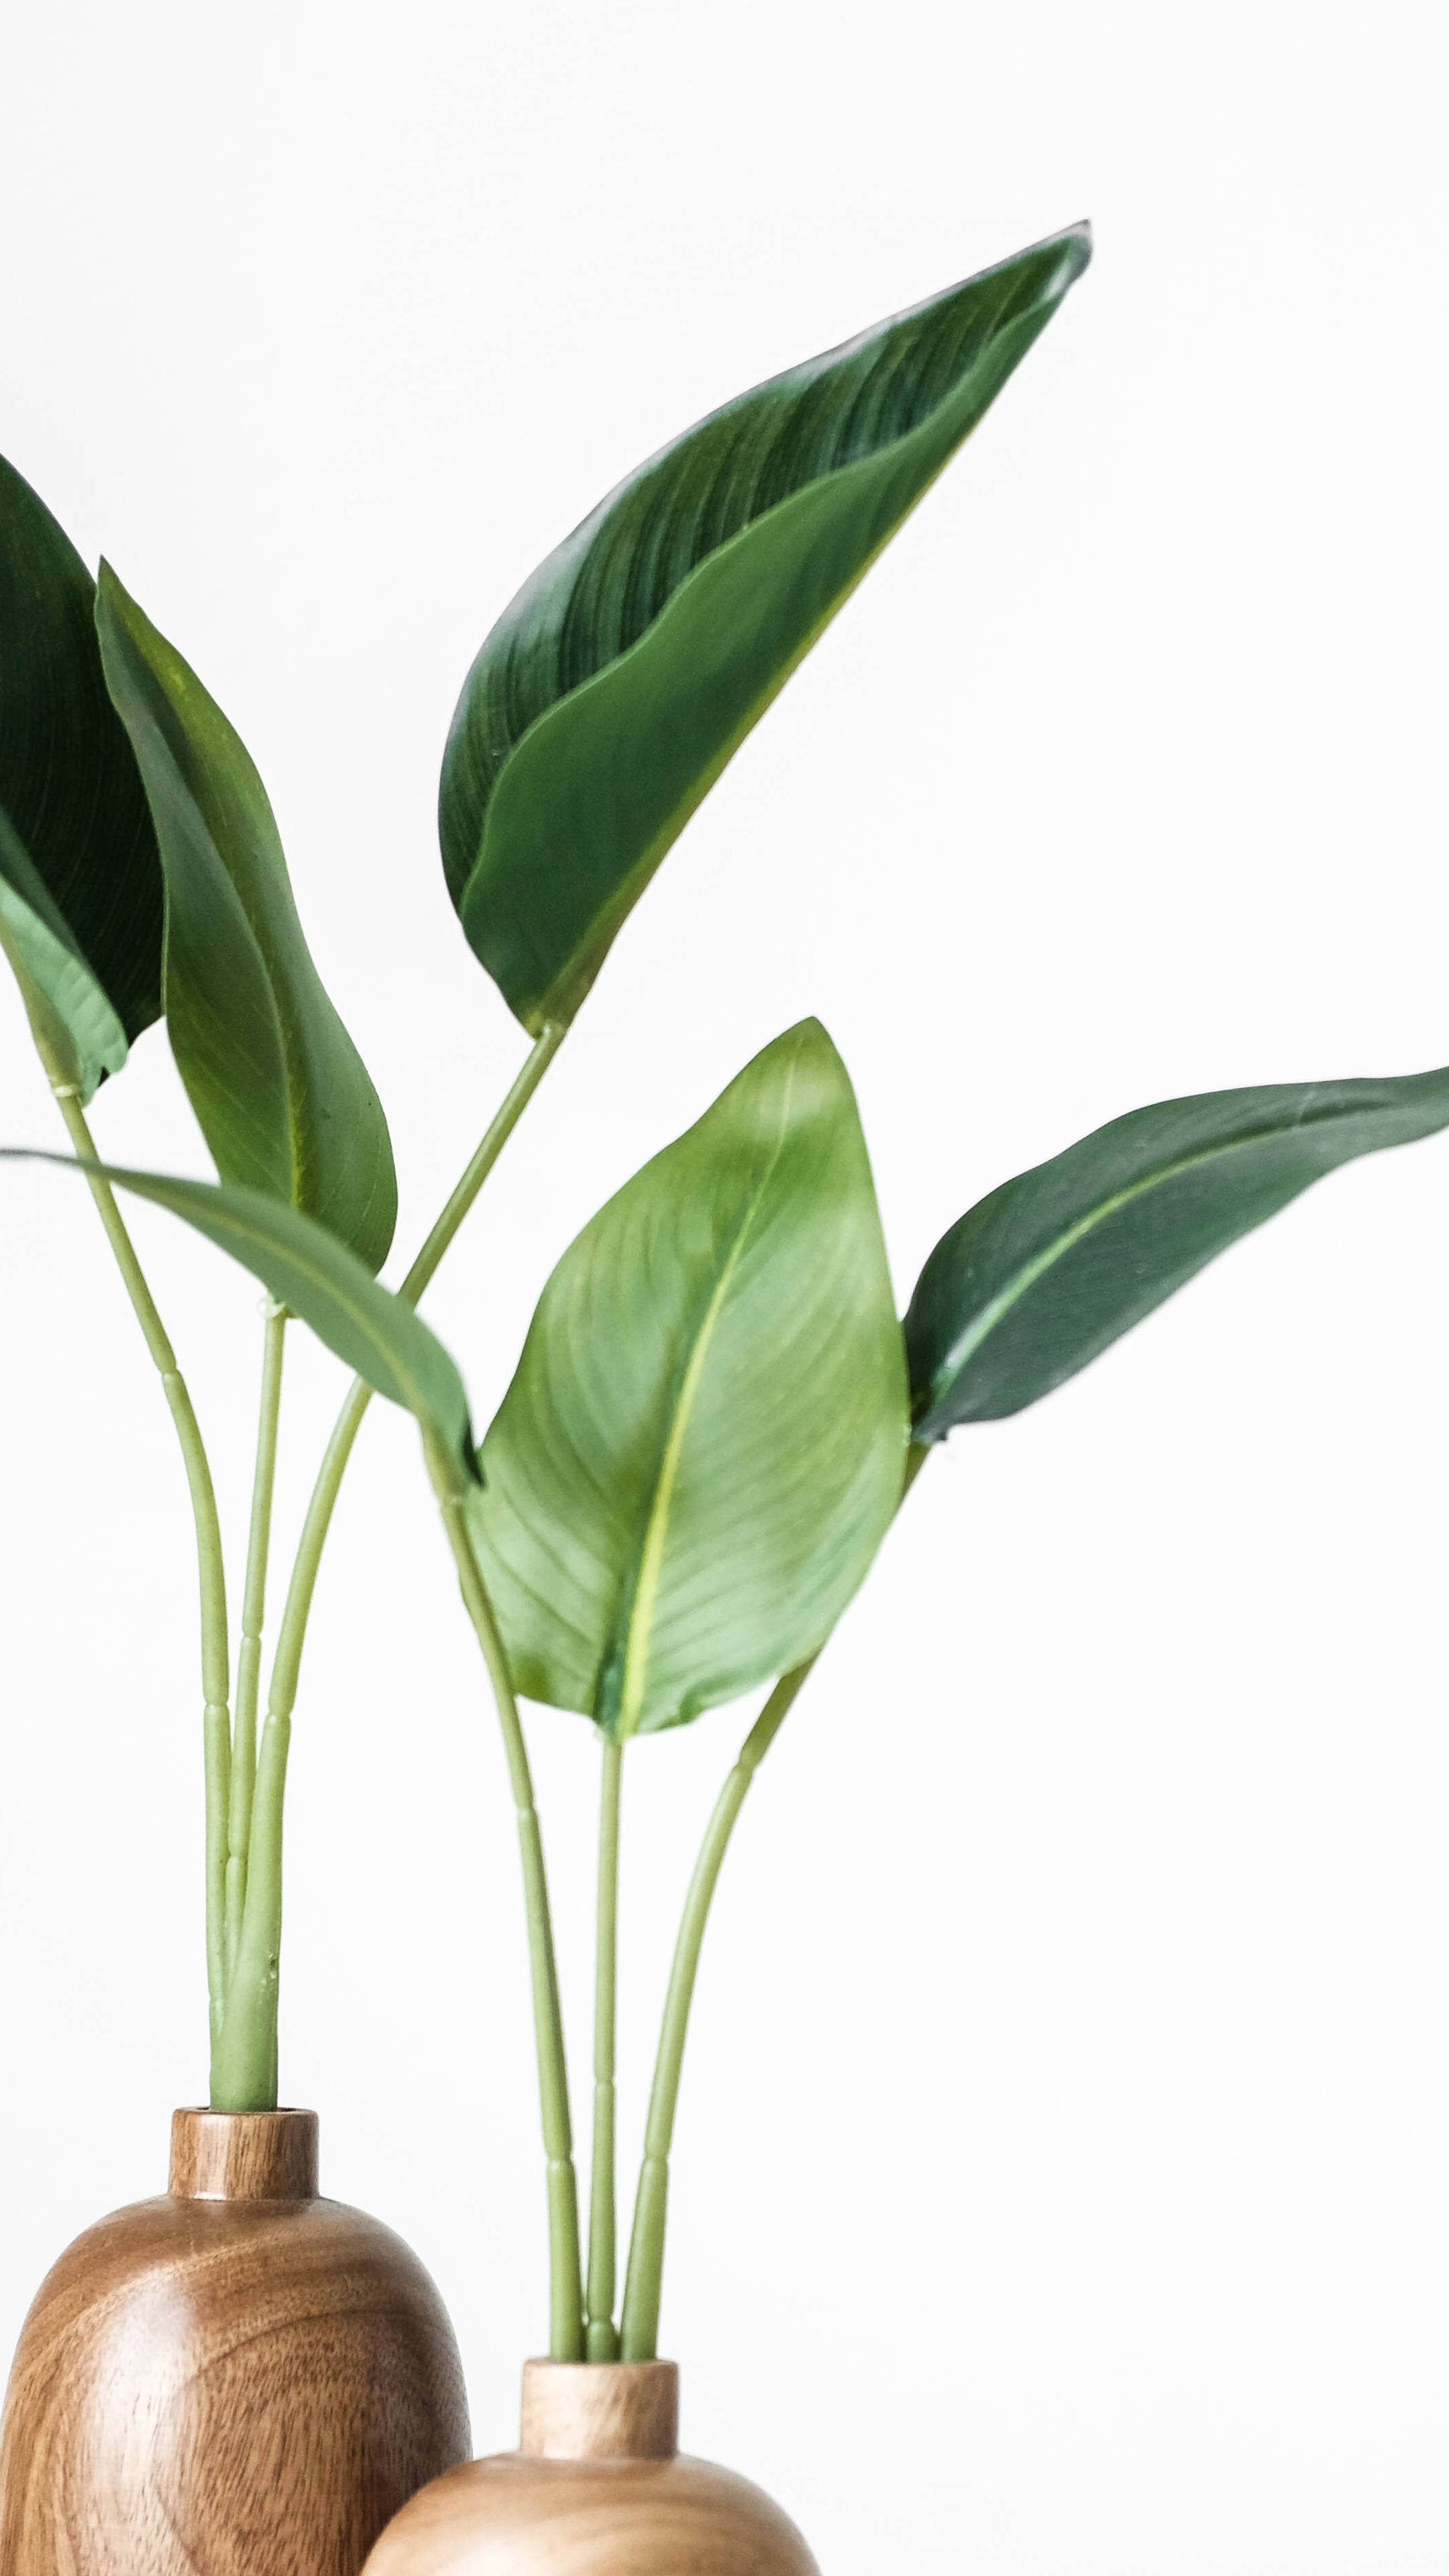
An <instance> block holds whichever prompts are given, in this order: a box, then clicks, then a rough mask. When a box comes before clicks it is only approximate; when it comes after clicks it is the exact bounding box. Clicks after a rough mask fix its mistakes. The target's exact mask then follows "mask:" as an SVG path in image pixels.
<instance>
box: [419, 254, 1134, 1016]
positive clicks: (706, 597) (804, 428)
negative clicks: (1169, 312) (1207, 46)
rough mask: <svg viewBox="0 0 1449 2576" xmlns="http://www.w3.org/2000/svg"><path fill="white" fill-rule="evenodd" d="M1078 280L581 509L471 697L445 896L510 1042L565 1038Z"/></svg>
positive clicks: (886, 354)
mask: <svg viewBox="0 0 1449 2576" xmlns="http://www.w3.org/2000/svg"><path fill="white" fill-rule="evenodd" d="M1089 256H1090V239H1089V235H1088V233H1087V230H1086V227H1085V226H1083V227H1081V228H1080V229H1078V230H1076V231H1073V232H1068V233H1063V234H1060V235H1058V236H1057V237H1056V238H1055V239H1053V240H1051V241H1047V242H1043V243H1040V244H1039V245H1038V246H1037V247H1036V248H1035V249H1032V250H1027V251H1023V252H1021V253H1020V254H1019V255H1018V256H1017V257H1016V258H1015V259H1009V260H1006V261H1004V262H1003V263H1002V264H1001V266H1000V267H998V268H992V269H987V270H986V271H985V272H984V274H983V275H981V276H979V277H973V278H968V279H967V281H966V283H965V284H964V285H961V286H954V287H952V288H950V289H949V290H948V291H947V293H945V294H944V295H938V296H936V297H934V298H933V299H932V301H931V302H929V303H927V304H922V305H919V306H917V307H916V309H915V310H914V311H912V312H909V313H903V314H899V315H897V316H896V317H895V318H894V319H892V320H890V321H888V322H883V323H880V324H878V325H877V326H876V328H875V329H874V330H870V331H866V332H863V333H862V334H861V336H860V337H859V338H858V339H856V340H850V341H847V342H846V343H845V345H844V347H842V348H839V349H832V350H829V351H827V352H826V354H825V355H824V356H823V357H819V358H812V359H809V360H807V362H806V363H805V364H804V365H803V366H798V367H793V368H791V369H790V371H789V372H788V374H786V375H782V376H776V377H774V378H773V379H772V380H771V381H770V382H769V383H768V384H764V385H760V386H757V387H756V388H755V390H754V391H753V392H751V393H747V394H744V395H742V396H740V397H739V399H738V400H736V401H734V402H732V403H728V404H726V405H725V407H724V409H723V410H722V411H717V412H714V413H712V414H711V416H710V417H709V418H708V419H707V420H704V421H701V422H700V423H699V425H698V426H697V427H696V428H694V429H691V430H689V431H687V432H686V434H685V435H684V437H682V438H680V439H676V440H675V442H674V443H673V445H672V446H669V447H666V448H664V449H663V450H662V451H661V453H660V454H659V455H658V456H655V457H653V458H651V459H650V461H649V462H648V463H647V464H646V465H643V466H641V467H640V468H639V470H638V471H637V473H635V474H632V475H631V476H630V477H629V478H628V480H627V481H626V482H624V483H621V484H620V486H619V488H618V490H617V491H615V492H613V493H611V494H610V495H609V497H608V498H607V499H606V500H605V501H602V502H601V503H600V505H599V507H598V508H597V509H596V510H595V511H594V512H593V514H592V516H591V517H590V518H587V519H585V520H584V522H583V524H582V526H581V527H579V528H577V529H576V530H575V531H574V534H573V535H572V536H571V537H568V538H566V539H565V541H564V543H563V544H562V545H561V546H560V547H558V549H557V550H556V552H555V553H553V554H552V555H550V556H549V557H548V559H547V560H546V562H544V563H543V564H542V565H541V566H540V568H539V570H538V571H537V572H536V573H535V574H534V575H533V577H532V579H531V580H530V581H529V582H527V583H526V584H525V586H524V588H523V589H522V590H521V591H520V592H519V594H518V596H517V598H516V599H515V600H514V601H513V603H512V605H511V606H510V607H509V608H507V609H505V611H504V613H503V616H502V617H501V618H500V620H499V622H498V624H497V625H496V626H495V627H494V629H493V631H492V633H491V634H490V635H489V637H488V639H487V641H486V642H485V644H484V646H483V649H482V651H481V652H480V654H479V656H478V659H477V661H476V662H475V663H474V665H473V668H472V670H471V671H470V673H469V675H468V679H467V682H466V685H465V687H464V690H463V695H462V698H461V700H460V701H459V705H458V710H457V713H456V715H455V716H454V719H453V727H452V732H451V734H450V735H449V739H448V747H447V751H446V754H445V756H444V761H443V776H442V792H441V800H440V806H439V828H440V832H441V838H442V846H443V864H444V868H445V871H446V874H447V879H448V888H449V892H450V893H451V895H452V898H453V902H454V904H455V906H456V907H457V910H458V913H459V915H460V917H461V920H462V923H463V928H464V931H465V932H466V934H467V937H468V940H469V942H470V944H471V946H472V948H473V949H474V951H475V953H476V955H477V956H478V957H479V958H480V959H481V961H482V963H483V964H484V965H485V966H486V967H487V969H488V972H489V973H490V975H492V976H493V977H494V979H495V980H496V982H497V983H498V985H499V987H500V989H501V991H502V993H503V996H504V998H505V1000H506V1001H507V1002H508V1004H509V1007H510V1008H511V1009H512V1010H513V1011H514V1012H515V1013H516V1014H517V1016H518V1018H519V1019H520V1020H521V1021H522V1022H523V1024H524V1026H525V1028H527V1029H530V1030H532V1031H534V1032H535V1034H536V1033H537V1032H538V1030H539V1029H541V1028H542V1027H543V1026H544V1024H545V1023H546V1022H548V1021H550V1020H567V1019H569V1018H571V1017H572V1015H573V1013H574V1012H575V1011H576V1010H577V1008H578V1006H579V1004H580V1002H581V1001H582V1000H583V998H584V996H585V994H586V993H587V991H588V989H589V986H590V985H591V983H592V982H593V979H594V977H595V975H596V974H597V973H598V970H599V967H600V966H601V964H602V963H603V960H604V957H605V955H606V953H607V951H608V949H609V946H610V944H611V942H612V941H613V939H614V937H615V935H616V933H617V932H618V930H619V928H620V925H621V924H622V922H623V921H624V919H625V917H626V915H627V914H628V913H629V912H630V911H631V909H632V907H633V906H634V904H635V903H636V902H637V901H638V898H639V896H640V895H641V894H642V892H643V890H644V888H645V886H646V885H647V884H648V882H649V879H650V877H651V876H652V875H653V873H654V871H655V869H656V868H657V867H658V865H659V862H660V860H661V859H662V858H663V857H664V854H665V852H666V851H667V850H668V848H669V847H670V844H671V843H672V842H673V841H674V840H675V839H677V837H678V835H679V833H680V832H681V831H682V830H683V828H684V826H685V824H686V823H687V822H688V820H689V817H690V815H691V814H692V813H693V812H694V810H695V807H696V806H697V805H698V804H699V803H700V801H701V799H702V798H703V797H704V795H705V794H706V793H707V791H708V789H709V788H710V787H711V786H712V785H713V784H714V781H715V780H716V778H717V777H718V776H719V774H720V771H721V770H722V769H723V768H724V766H725V763H726V762H727V761H728V760H729V758H730V756H731V754H732V753H733V752H734V751H736V750H737V749H738V747H739V745H740V743H741V742H742V741H743V739H744V737H745V735H746V734H747V733H748V732H749V731H750V729H751V727H752V726H753V725H754V724H756V723H757V722H758V720H759V718H760V717H761V716H762V715H763V713H764V711H765V709H766V707H768V706H769V704H770V702H771V700H772V699H773V698H774V696H775V695H776V693H777V692H778V690H780V689H781V688H782V687H783V686H784V684H785V681H786V680H787V679H788V678H789V676H790V673H791V672H792V671H793V670H794V668H795V666H796V664H797V663H798V662H799V661H800V660H801V659H802V658H803V656H804V655H805V654H806V653H807V652H808V651H809V649H810V646H811V645H812V644H813V643H814V642H815V640H816V638H817V636H818V635H819V634H820V633H821V631H822V629H823V628H824V627H825V626H826V625H827V624H828V623H829V621H830V619H831V618H832V617H833V616H834V615H835V612H836V610H837V609H838V608H839V607H840V606H841V604H842V602H843V601H844V600H845V599H846V598H847V597H848V595H849V593H850V592H851V591H852V590H853V589H854V588H855V585H856V583H857V582H858V581H859V580H860V579H861V576H862V575H863V574H864V573H865V572H866V571H867V570H868V569H869V567H870V565H871V563H872V562H873V560H874V558H875V557H876V555H877V554H879V552H880V550H881V548H882V547H883V546H884V545H885V544H886V542H887V540H888V539H889V538H890V537H891V536H893V535H894V533H895V531H896V529H897V528H898V527H899V526H900V525H901V522H902V520H903V519H904V518H905V517H906V516H907V514H908V512H909V511H910V510H911V509H913V508H914V506H915V504H916V502H917V501H918V500H919V499H920V498H921V495H922V493H923V492H924V491H925V490H926V488H927V486H928V484H930V483H931V482H933V481H934V479H935V477H936V475H937V474H939V473H940V471H941V469H942V467H943V466H944V465H945V464H946V463H947V461H948V459H949V458H950V457H951V456H952V455H953V453H954V452H955V450H956V449H957V448H958V447H959V446H960V444H961V442H962V440H963V439H964V438H965V437H966V436H967V434H968V432H969V431H971V430H972V429H974V428H975V426H976V424H977V422H978V421H979V420H980V419H981V417H982V414H983V413H984V412H985V411H986V410H987V408H988V406H989V405H990V403H991V402H992V401H993V399H994V398H995V396H996V394H997V393H998V392H999V391H1000V389H1001V387H1002V385H1003V384H1004V383H1005V381H1006V379H1007V377H1008V376H1009V375H1010V374H1011V372H1012V370H1013V368H1014V367H1016V366H1017V364H1018V363H1019V361H1020V360H1021V359H1022V358H1023V357H1024V356H1025V354H1026V352H1027V350H1028V349H1029V348H1030V346H1031V344H1032V342H1033V340H1034V339H1035V338H1036V336H1037V334H1038V332H1039V331H1041V330H1042V329H1043V328H1044V327H1045V325H1046V323H1047V322H1048V321H1049V320H1050V318H1051V316H1052V314H1053V313H1054V312H1055V311H1056V308H1057V306H1058V305H1059V304H1060V303H1061V301H1062V298H1063V297H1064V295H1065V294H1066V292H1067V290H1068V288H1069V287H1070V286H1071V285H1072V283H1073V281H1074V280H1075V279H1076V278H1078V277H1079V276H1080V275H1081V272H1082V270H1083V269H1084V268H1085V266H1086V264H1087V260H1088V258H1089Z"/></svg>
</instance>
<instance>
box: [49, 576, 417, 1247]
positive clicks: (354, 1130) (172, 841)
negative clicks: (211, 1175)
mask: <svg viewBox="0 0 1449 2576" xmlns="http://www.w3.org/2000/svg"><path fill="white" fill-rule="evenodd" d="M96 625H97V630H98V633H99V636H100V646H101V656H102V660H103V663H104V667H105V675H106V681H107V685H108V686H109V688H110V691H111V695H112V697H113V699H114V701H115V704H116V707H117V709H118V710H119V713H120V715H121V718H122V720H123V721H124V723H125V725H126V728H127V730H128V732H129V734H130V737H131V741H132V744H133V746H134V749H135V754H136V758H137V760H138V762H139V764H140V769H141V775H142V777H143V778H144V780H145V786H146V794H147V797H148V799H149V801H150V806H151V812H152V815H153V816H154V819H155V825H156V834H157V840H158V843H159V846H160V851H161V860H162V865H163V868H164V872H165V884H166V970H165V982H166V993H165V999H166V1023H167V1030H168V1033H169V1035H170V1039H171V1045H172V1050H173V1052H174V1054H175V1057H176V1062H177V1066H178V1068H179V1070H180V1074H181V1078H182V1081H183V1082H184V1084H185V1086H186V1090H187V1093H188V1096H189V1098H190V1100H191V1105H192V1107H193V1109H194V1110H195V1112H196V1116H197V1121H198V1123H199V1125H200V1127H201V1131H202V1134H203V1135H204V1136H205V1138H206V1141H207V1144H208V1146H209V1148H210V1150H211V1154H212V1158H213V1160H214V1161H215V1164H216V1167H217V1170H218V1172H219V1173H220V1174H221V1177H222V1179H223V1181H227V1182H230V1183H232V1184H234V1185H235V1186H236V1187H238V1188H245V1189H260V1190H264V1191H266V1192H268V1193H269V1194H270V1195H271V1196H273V1197H275V1198H278V1199H282V1200H285V1201H286V1202H287V1203H288V1204H289V1205H291V1206H293V1207H296V1208H300V1209H301V1210H303V1211H304V1213H306V1214H307V1215H309V1216H314V1217H316V1218H317V1219H318V1221H319V1222H320V1223H321V1224H323V1225H326V1226H328V1227H330V1229H331V1231H332V1232H333V1233H334V1234H336V1235H337V1236H338V1237H339V1238H340V1240H341V1241H342V1242H344V1243H346V1244H347V1245H348V1246H349V1247H350V1248H351V1250H353V1251H354V1252H355V1253H356V1254H357V1255H358V1257H359V1259H360V1260H363V1261H365V1262H366V1264H367V1266H368V1268H369V1269H370V1270H373V1271H376V1270H377V1269H379V1268H380V1267H381V1265H382V1263H383V1261H384V1260H385V1259H386V1256H387V1252H388V1249H389V1246H390V1245H391V1242H392V1236H393V1228H394V1225H395V1224H396V1221H397V1181H396V1175H395V1173H394V1169H393V1159H392V1147H391V1143H390V1140H389V1137H388V1131H387V1121H386V1119H385V1117H384V1115H383V1111H382V1104H381V1102H380V1101H379V1099H378V1097H377V1093H376V1091H375V1090H374V1088H373V1085H372V1082H371V1080H370V1078H369V1076H368V1073H367V1069H366V1067H365V1066H364V1064H363V1062H362V1059H361V1057H360V1056H359V1054H358V1052H357V1049H356V1047H355V1046H354V1045H353V1043H352V1040H351V1038H350V1037H349V1036H348V1033H347V1031H346V1029H345V1028H344V1027H343V1024H342V1021H341V1019H340V1018H339V1016H338V1014H337V1011H336V1010H335V1009H334V1007H333V1004H332V1002H331V999H330V997H329V996H328V994H327V992H326V989H325V987H324V986H323V983H322V980H321V977H320V976H319V975H318V972H317V969H316V966H315V965H314V963H313V961H312V956H311V953H310V951H309V949H308V947H307V942H306V939H305V936H304V934H303V930H302V925H301V922H300V921H299V919H298V917H297V907H296V903H295V900H294V898H293V894H292V887H291V881H290V878H289V877H288V874H287V863H286V860H285V858H284V856H283V853H282V844H281V839H280V836H279V834H278V831H277V826H276V821H275V818H274V816H273V813H272V808H271V804H270V801H269V799H268V797H267V792H266V789H265V788H264V786H263V785H262V782H261V779H260V777H259V776H258V774H257V770H256V767H255V764H254V763H253V761H252V759H251V756H250V754H249V753H248V751H247V749H246V746H245V744H244V743H243V742H242V740H241V738H240V736H239V735H238V734H237V732H236V730H235V728H234V727H233V726H232V725H231V724H230V723H229V722H228V720H227V718H226V717H225V716H224V715H223V713H222V711H221V709H220V707H219V706H218V705H217V704H216V701H215V700H214V698H212V697H211V696H210V695H209V693H208V692H207V690H206V689H205V688H204V687H203V685H202V683H201V681H200V680H199V679H198V678H197V676H196V673H195V672H194V671H193V670H192V669H191V667H190V665H189V664H188V663H187V662H185V661H184V660H183V659H182V657H181V655H180V654H179V653H178V652H177V650H176V648H175V646H174V645H173V644H171V643H170V642H168V640H167V638H166V637H165V636H164V635H163V634H161V632H160V630H159V629H158V628H157V627H155V626H153V625H152V623H151V620H150V619H149V617H147V615H146V613H145V611H144V609H142V608H141V607H140V606H139V605H138V603H137V602H136V601H135V600H134V599H133V598H132V597H131V595H130V593H129V592H128V591H127V589H126V588H125V585H124V584H123V583H122V581H121V580H120V579H119V577H118V576H117V574H116V573H115V571H114V570H113V569H112V567H111V565H110V564H108V563H103V564H102V566H101V578H100V585H99V589H98V593H97V598H96Z"/></svg>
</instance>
